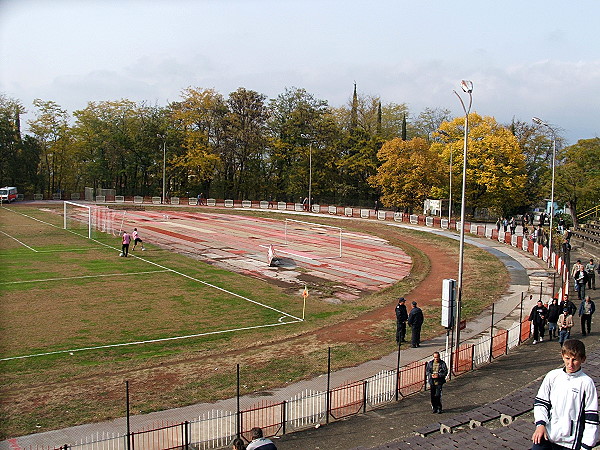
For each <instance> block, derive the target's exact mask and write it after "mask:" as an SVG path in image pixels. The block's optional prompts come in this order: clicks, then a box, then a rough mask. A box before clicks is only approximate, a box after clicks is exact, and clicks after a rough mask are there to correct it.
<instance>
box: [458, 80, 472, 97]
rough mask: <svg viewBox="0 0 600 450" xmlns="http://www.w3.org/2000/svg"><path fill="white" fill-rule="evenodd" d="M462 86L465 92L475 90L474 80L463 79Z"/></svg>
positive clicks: (468, 92)
mask: <svg viewBox="0 0 600 450" xmlns="http://www.w3.org/2000/svg"><path fill="white" fill-rule="evenodd" d="M460 87H461V88H462V90H463V91H464V92H466V93H467V94H470V93H471V92H473V82H472V81H469V80H462V81H461V82H460Z"/></svg>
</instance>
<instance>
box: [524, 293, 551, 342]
mask: <svg viewBox="0 0 600 450" xmlns="http://www.w3.org/2000/svg"><path fill="white" fill-rule="evenodd" d="M529 320H530V321H531V323H533V343H534V344H537V343H538V341H539V342H543V341H544V331H545V327H546V321H547V320H548V308H546V307H545V306H544V304H543V303H542V301H541V300H538V301H537V305H535V306H534V307H533V308H532V309H531V313H530V314H529Z"/></svg>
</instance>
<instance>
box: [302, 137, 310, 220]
mask: <svg viewBox="0 0 600 450" xmlns="http://www.w3.org/2000/svg"><path fill="white" fill-rule="evenodd" d="M300 137H302V138H304V139H310V136H309V135H308V134H301V135H300ZM311 195H312V140H309V141H308V212H312V197H311Z"/></svg>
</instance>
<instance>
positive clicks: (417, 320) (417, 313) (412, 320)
mask: <svg viewBox="0 0 600 450" xmlns="http://www.w3.org/2000/svg"><path fill="white" fill-rule="evenodd" d="M412 306H413V307H412V309H411V310H410V314H409V315H408V325H409V326H410V327H411V328H412V336H411V347H412V348H417V347H420V346H421V326H422V325H423V320H424V319H423V311H421V308H419V307H417V302H412Z"/></svg>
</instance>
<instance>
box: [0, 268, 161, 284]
mask: <svg viewBox="0 0 600 450" xmlns="http://www.w3.org/2000/svg"><path fill="white" fill-rule="evenodd" d="M163 272H172V270H170V269H165V270H148V271H146V272H130V273H103V274H100V275H80V276H77V277H60V278H44V279H39V280H20V281H0V284H21V283H40V282H43V281H63V280H80V279H84V278H100V277H124V276H127V275H146V274H149V273H163Z"/></svg>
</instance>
